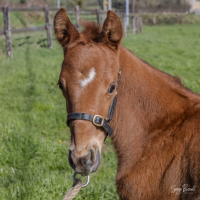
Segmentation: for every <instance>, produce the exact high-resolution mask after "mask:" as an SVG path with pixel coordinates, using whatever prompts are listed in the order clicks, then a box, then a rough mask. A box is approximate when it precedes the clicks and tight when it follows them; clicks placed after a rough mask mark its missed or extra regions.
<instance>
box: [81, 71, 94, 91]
mask: <svg viewBox="0 0 200 200" xmlns="http://www.w3.org/2000/svg"><path fill="white" fill-rule="evenodd" d="M95 75H96V73H95V69H94V68H92V69H91V70H90V73H89V75H88V78H85V79H83V80H80V81H79V82H80V84H81V86H82V87H83V88H84V87H85V86H86V85H87V84H88V83H90V82H91V81H92V80H93V79H94V77H95Z"/></svg>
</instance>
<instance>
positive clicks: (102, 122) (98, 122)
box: [67, 67, 121, 137]
mask: <svg viewBox="0 0 200 200" xmlns="http://www.w3.org/2000/svg"><path fill="white" fill-rule="evenodd" d="M120 74H121V68H120V67H119V72H118V79H117V84H119V75H120ZM116 104H117V94H115V97H114V99H113V100H112V103H111V105H110V106H109V109H108V115H107V118H106V119H104V118H103V117H102V116H101V115H91V114H87V113H69V114H68V115H67V125H68V126H69V121H70V120H76V119H78V120H87V121H90V122H92V123H93V124H94V125H95V126H97V127H102V128H103V129H104V130H105V131H106V133H107V135H108V134H109V135H113V129H112V128H111V127H110V125H109V123H110V121H111V120H112V118H113V116H114V113H115V107H116ZM106 137H107V136H106Z"/></svg>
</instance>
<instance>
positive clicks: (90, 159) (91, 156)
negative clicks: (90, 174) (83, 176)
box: [79, 149, 95, 169]
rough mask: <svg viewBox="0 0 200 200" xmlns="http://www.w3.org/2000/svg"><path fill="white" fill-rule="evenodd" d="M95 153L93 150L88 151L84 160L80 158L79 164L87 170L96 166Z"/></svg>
mask: <svg viewBox="0 0 200 200" xmlns="http://www.w3.org/2000/svg"><path fill="white" fill-rule="evenodd" d="M94 160H95V153H94V150H93V149H90V150H89V151H88V154H87V155H86V156H84V157H82V158H79V162H80V163H81V164H82V165H83V166H84V167H85V168H86V169H89V168H90V167H92V166H93V165H94Z"/></svg>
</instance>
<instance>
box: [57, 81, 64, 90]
mask: <svg viewBox="0 0 200 200" xmlns="http://www.w3.org/2000/svg"><path fill="white" fill-rule="evenodd" d="M58 85H59V88H60V89H61V90H62V91H63V86H62V83H61V82H60V81H58Z"/></svg>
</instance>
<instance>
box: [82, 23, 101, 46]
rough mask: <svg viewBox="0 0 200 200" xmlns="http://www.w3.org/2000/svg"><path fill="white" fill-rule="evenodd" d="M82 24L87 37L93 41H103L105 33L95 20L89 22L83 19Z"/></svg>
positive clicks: (83, 32)
mask: <svg viewBox="0 0 200 200" xmlns="http://www.w3.org/2000/svg"><path fill="white" fill-rule="evenodd" d="M81 24H82V25H83V27H84V30H83V31H82V34H83V35H84V36H85V38H86V39H87V40H88V41H89V42H91V41H93V42H97V43H102V42H103V39H104V33H103V32H102V31H101V26H100V25H99V24H97V23H95V22H89V21H85V20H82V21H81Z"/></svg>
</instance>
